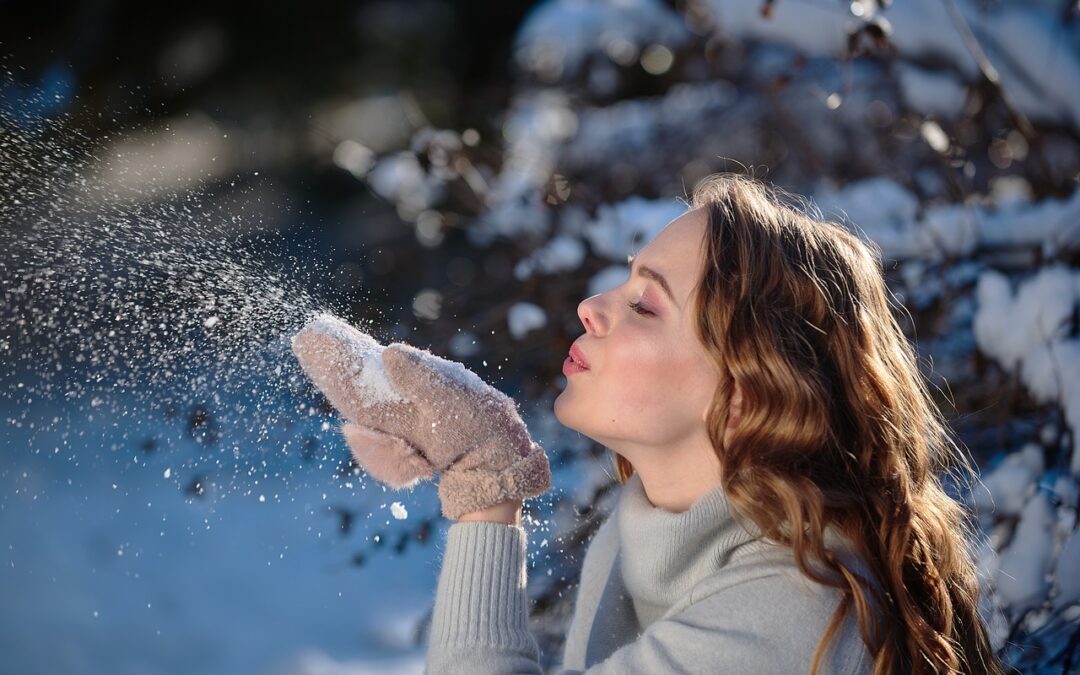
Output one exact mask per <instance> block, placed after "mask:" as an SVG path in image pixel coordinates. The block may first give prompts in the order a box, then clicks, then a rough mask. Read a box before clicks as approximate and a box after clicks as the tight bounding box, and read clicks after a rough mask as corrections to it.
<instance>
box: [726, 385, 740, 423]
mask: <svg viewBox="0 0 1080 675" xmlns="http://www.w3.org/2000/svg"><path fill="white" fill-rule="evenodd" d="M742 403H743V397H742V389H740V388H739V385H738V384H736V385H735V388H734V390H733V391H732V392H731V401H730V402H729V403H728V420H727V428H728V429H734V428H735V427H737V426H739V420H741V419H742V409H743V406H742Z"/></svg>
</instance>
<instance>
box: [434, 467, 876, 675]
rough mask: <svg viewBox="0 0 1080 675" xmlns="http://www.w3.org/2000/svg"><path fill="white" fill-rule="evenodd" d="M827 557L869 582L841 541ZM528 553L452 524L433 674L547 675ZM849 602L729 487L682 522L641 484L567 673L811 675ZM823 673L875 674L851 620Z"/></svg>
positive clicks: (583, 596) (619, 524) (599, 556)
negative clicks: (532, 615)
mask: <svg viewBox="0 0 1080 675" xmlns="http://www.w3.org/2000/svg"><path fill="white" fill-rule="evenodd" d="M748 527H752V524H751V525H748ZM754 531H755V532H757V530H754ZM826 545H827V546H829V548H830V549H832V550H833V551H834V552H835V553H836V554H837V555H838V556H840V557H841V558H842V559H844V560H845V561H846V562H848V563H849V564H851V565H853V566H854V567H855V569H857V570H859V571H860V572H861V573H862V574H864V576H866V577H867V578H871V577H870V574H869V572H868V571H867V570H866V568H865V566H863V565H862V564H861V561H859V560H858V559H857V558H856V557H855V556H854V555H852V554H851V553H850V552H849V551H848V550H847V547H846V546H845V545H844V540H843V539H841V538H840V537H838V536H837V534H836V532H835V531H833V530H831V529H830V530H828V531H827V536H826ZM525 551H526V534H525V530H524V529H523V528H522V527H519V526H512V525H505V524H502V523H488V522H464V523H454V524H453V525H451V526H450V528H449V531H448V533H447V541H446V548H445V551H444V554H443V563H442V570H441V572H440V575H439V582H438V588H437V590H436V595H435V608H434V614H433V617H432V624H431V635H430V641H429V646H428V653H427V672H428V673H440V674H441V673H468V674H469V675H479V674H482V673H542V670H541V668H540V665H539V661H538V657H539V650H538V648H537V643H536V641H535V639H534V638H533V636H532V634H531V633H530V632H529V628H528V618H529V617H528V598H527V595H526V591H525V582H526V572H525ZM839 601H840V593H839V591H837V590H836V589H833V588H830V587H827V586H824V585H821V584H817V583H815V582H813V581H811V580H810V579H808V578H806V577H805V576H803V575H802V574H801V572H800V571H799V569H798V567H797V565H796V563H795V558H794V554H793V553H792V551H791V549H790V548H786V547H781V546H778V545H775V544H770V543H768V542H766V541H765V540H764V539H761V538H758V537H754V536H752V534H751V533H750V532H748V531H747V530H744V529H742V528H740V527H739V525H738V524H737V523H736V522H735V520H734V519H733V518H732V516H731V513H730V511H729V508H728V502H727V499H726V498H725V496H724V494H723V492H722V491H721V489H720V488H719V487H717V488H714V489H713V490H712V491H710V492H709V493H707V494H706V495H704V496H703V497H702V498H701V499H699V500H698V501H697V502H696V503H695V504H694V505H693V506H692V507H691V508H690V509H689V510H687V511H685V512H682V513H672V512H669V511H665V510H663V509H660V508H657V507H654V506H653V505H652V503H651V502H649V500H648V498H647V496H646V494H645V490H644V488H643V486H642V483H641V479H640V477H639V476H638V475H637V474H634V475H632V476H631V477H630V479H629V480H627V482H626V483H625V484H623V485H622V487H621V488H620V494H619V495H618V501H617V505H616V507H615V509H614V512H613V513H612V514H611V516H609V517H608V518H607V520H606V521H605V522H604V524H603V525H601V526H600V529H599V530H597V532H596V534H595V535H594V537H593V539H592V541H591V542H590V544H589V547H588V550H587V551H586V554H585V560H584V562H583V565H582V573H581V583H580V585H579V587H578V591H577V598H576V604H575V607H574V613H573V617H572V619H571V622H570V629H569V632H568V634H567V639H566V646H565V652H564V654H563V665H562V668H560V669H558V670H557V671H556V672H558V673H560V674H566V675H569V674H571V673H591V674H596V675H599V674H600V673H605V674H606V673H612V674H614V673H618V674H619V675H627V674H632V673H711V674H717V673H721V674H723V673H739V674H740V675H742V674H746V675H752V674H755V673H761V674H762V675H765V674H768V675H776V674H777V673H808V672H809V670H810V661H811V658H812V657H813V654H814V649H815V648H816V647H817V644H818V641H819V640H820V638H821V636H822V634H823V632H824V630H825V627H826V626H827V625H828V622H829V619H830V617H831V615H832V612H833V611H834V610H835V609H836V607H837V605H838V603H839ZM822 665H823V666H824V668H823V670H822V671H821V672H822V673H866V672H870V670H871V659H870V656H869V653H868V651H867V649H866V647H865V646H864V645H863V642H862V639H861V638H860V636H859V631H858V628H857V625H856V621H855V617H854V613H853V612H852V613H851V614H849V616H848V617H847V618H846V619H845V622H844V623H843V624H842V626H841V630H840V632H839V637H838V641H837V642H836V643H834V646H833V647H832V648H831V651H829V652H826V654H825V657H824V659H823V661H822Z"/></svg>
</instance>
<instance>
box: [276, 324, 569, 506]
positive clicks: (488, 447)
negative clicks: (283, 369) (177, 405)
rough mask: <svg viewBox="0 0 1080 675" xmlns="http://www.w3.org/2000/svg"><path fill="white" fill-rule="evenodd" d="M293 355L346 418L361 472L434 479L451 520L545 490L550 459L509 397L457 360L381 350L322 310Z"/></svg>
mask: <svg viewBox="0 0 1080 675" xmlns="http://www.w3.org/2000/svg"><path fill="white" fill-rule="evenodd" d="M293 352H294V353H295V354H296V357H297V359H298V360H299V361H300V365H301V367H302V368H303V369H304V372H305V373H306V374H307V376H308V377H309V378H310V379H311V381H312V382H313V383H314V384H315V385H316V386H317V387H318V388H319V389H320V390H321V391H322V392H323V394H324V395H325V396H326V398H327V400H329V401H330V403H331V404H332V405H333V406H334V407H335V408H336V409H337V410H338V411H339V412H340V413H341V414H342V415H343V416H344V417H345V418H346V419H347V420H348V422H349V423H347V424H345V425H344V426H343V427H342V432H343V433H344V435H345V440H346V442H347V443H348V445H349V449H350V450H351V452H352V454H353V456H354V457H355V458H356V461H357V462H358V463H359V464H360V465H361V466H362V467H363V468H364V470H365V471H367V472H368V474H370V475H371V476H373V477H374V478H375V479H376V480H379V481H381V482H383V483H386V484H387V485H389V486H390V487H392V488H395V489H402V488H406V487H411V486H412V485H415V484H416V483H417V482H419V481H422V480H429V479H431V478H432V477H433V475H434V474H435V473H438V474H439V475H440V478H439V501H440V502H441V504H442V511H443V515H445V516H446V517H447V518H450V519H453V520H456V519H458V518H459V517H461V516H462V515H464V514H465V513H469V512H472V511H478V510H480V509H483V508H487V507H489V506H493V505H495V504H498V503H499V502H502V501H506V500H510V499H527V498H531V497H536V496H538V495H541V494H543V493H544V492H546V491H547V490H548V489H549V488H550V487H551V469H550V467H549V465H548V459H547V455H546V454H545V453H544V450H543V448H541V447H540V446H539V445H538V444H536V443H535V442H534V441H533V440H532V438H531V437H530V436H529V432H528V429H527V428H526V426H525V423H524V421H522V419H521V416H520V415H519V414H518V411H517V406H516V404H515V403H514V401H513V399H511V398H510V397H509V396H507V395H506V394H503V393H502V392H501V391H499V390H498V389H495V388H494V387H492V386H490V385H488V384H486V383H485V382H484V381H483V380H482V379H480V377H479V376H478V375H477V374H476V373H474V372H472V371H471V370H469V369H467V368H465V366H463V365H461V364H460V363H456V362H454V361H448V360H446V359H443V358H440V357H438V356H436V355H434V354H432V353H431V352H428V351H426V350H421V349H417V348H415V347H412V346H410V345H407V344H403V343H400V342H395V343H393V344H390V345H389V346H387V347H383V346H381V345H379V344H378V342H376V341H375V339H374V338H372V337H371V336H369V335H366V334H364V333H362V332H360V331H358V330H356V329H355V328H353V327H352V326H349V325H348V324H347V323H345V322H343V321H341V320H339V319H337V318H335V317H333V316H330V315H326V314H323V315H320V316H317V317H316V318H315V319H313V320H312V321H310V322H309V323H308V324H307V325H306V326H304V328H302V329H301V330H300V332H299V333H297V335H296V336H295V337H294V338H293Z"/></svg>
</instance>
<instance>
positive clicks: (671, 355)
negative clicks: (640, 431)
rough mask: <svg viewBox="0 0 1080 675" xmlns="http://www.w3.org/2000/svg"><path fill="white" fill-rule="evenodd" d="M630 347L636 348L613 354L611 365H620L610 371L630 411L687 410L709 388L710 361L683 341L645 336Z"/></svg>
mask: <svg viewBox="0 0 1080 675" xmlns="http://www.w3.org/2000/svg"><path fill="white" fill-rule="evenodd" d="M628 347H632V348H628V349H626V350H620V351H619V352H617V353H616V354H613V355H612V357H613V358H612V359H611V365H613V366H616V367H617V369H612V372H610V375H611V376H612V378H614V379H615V380H616V381H615V383H614V384H613V385H612V386H613V389H614V390H615V392H617V394H616V395H615V398H616V400H618V401H619V402H620V403H621V404H622V405H623V406H624V407H626V408H629V409H630V410H629V412H631V413H633V414H646V415H648V414H649V413H650V412H651V411H656V412H658V413H660V414H663V415H670V414H671V411H672V410H673V409H674V410H676V411H678V410H687V409H688V407H689V406H688V404H689V403H696V400H697V399H699V398H700V396H701V393H702V390H703V389H705V388H707V384H706V383H705V382H704V380H703V377H702V373H703V370H704V369H703V365H706V364H703V363H702V362H701V359H700V357H699V356H698V355H697V354H696V353H687V350H686V349H685V345H682V344H681V343H680V342H678V341H675V340H670V339H669V340H642V341H641V342H638V343H632V344H628ZM608 363H609V362H608V361H605V367H606V366H607V365H608ZM710 396H711V393H710Z"/></svg>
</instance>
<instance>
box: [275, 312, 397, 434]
mask: <svg viewBox="0 0 1080 675" xmlns="http://www.w3.org/2000/svg"><path fill="white" fill-rule="evenodd" d="M292 349H293V353H294V354H296V358H297V360H298V361H299V362H300V366H301V368H303V370H304V373H305V374H306V375H307V376H308V378H310V379H311V381H312V382H313V383H314V384H315V386H316V387H318V388H319V390H320V391H322V393H323V394H324V395H325V396H326V398H327V400H328V401H330V403H331V405H333V406H334V407H335V408H336V409H337V410H339V411H340V412H341V413H342V414H343V415H345V417H346V418H348V419H349V420H351V421H354V422H360V421H365V414H366V412H367V411H365V409H366V408H370V407H372V406H374V405H378V404H387V403H389V404H395V403H399V402H402V401H403V400H404V399H403V398H402V397H401V395H400V394H399V393H398V392H396V391H395V390H394V388H393V386H392V385H391V384H390V383H389V381H388V380H387V379H386V377H385V373H384V372H383V370H382V368H381V367H380V363H379V353H380V352H381V351H382V349H383V348H382V347H381V346H380V345H379V343H378V342H376V341H375V340H374V339H373V338H372V337H371V336H369V335H367V334H365V333H362V332H360V331H358V330H356V329H355V328H353V327H352V326H349V325H348V324H346V323H345V322H343V321H341V320H339V319H336V318H334V317H332V316H329V315H322V316H319V317H317V318H316V319H314V320H313V321H311V322H309V323H308V324H307V325H306V326H304V328H303V329H302V330H300V332H299V333H297V335H296V336H295V337H294V338H293V342H292Z"/></svg>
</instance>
